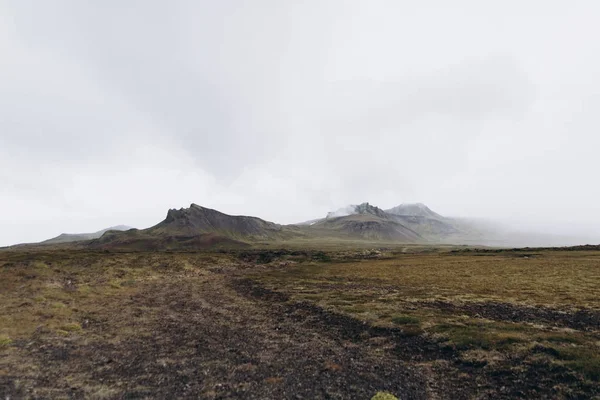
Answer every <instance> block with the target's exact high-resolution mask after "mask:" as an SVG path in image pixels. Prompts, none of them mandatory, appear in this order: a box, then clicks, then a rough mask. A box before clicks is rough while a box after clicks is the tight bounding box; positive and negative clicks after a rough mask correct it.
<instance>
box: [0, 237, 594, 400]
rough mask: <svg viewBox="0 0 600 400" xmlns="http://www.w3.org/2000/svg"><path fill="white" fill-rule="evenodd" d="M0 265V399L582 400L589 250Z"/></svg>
mask: <svg viewBox="0 0 600 400" xmlns="http://www.w3.org/2000/svg"><path fill="white" fill-rule="evenodd" d="M411 251H414V252H416V253H414V252H407V249H406V248H405V249H397V250H394V249H387V250H381V251H370V250H360V251H348V250H345V251H333V250H331V251H328V252H326V253H324V252H320V251H304V250H297V251H273V250H268V251H267V250H248V251H231V252H225V251H224V252H200V253H194V252H191V253H177V252H173V253H163V252H160V253H159V252H155V253H152V252H147V253H144V252H140V253H103V252H87V251H66V250H55V251H35V252H27V251H18V252H17V251H15V252H0V398H3V399H4V398H7V399H18V398H106V399H112V398H115V399H117V398H130V399H134V398H206V399H228V398H240V399H295V398H297V399H320V398H323V399H370V398H371V397H373V396H374V395H375V394H376V393H377V392H389V393H392V394H394V395H395V396H397V397H398V398H400V399H484V398H489V399H502V398H506V399H508V398H530V399H531V398H547V399H560V398H598V396H600V382H599V381H600V298H599V296H598V293H599V292H600V252H593V251H577V252H559V251H539V252H524V251H512V252H511V251H503V252H491V251H488V252H476V251H474V252H465V251H454V252H453V251H449V250H444V251H443V252H438V251H435V250H433V249H427V248H423V249H414V250H411Z"/></svg>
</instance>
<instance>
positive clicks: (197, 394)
mask: <svg viewBox="0 0 600 400" xmlns="http://www.w3.org/2000/svg"><path fill="white" fill-rule="evenodd" d="M232 282H233V281H232V280H231V278H230V277H228V276H227V275H224V274H210V275H208V276H205V277H202V278H198V279H180V280H175V281H171V282H167V283H165V282H161V283H160V284H159V283H157V284H152V285H148V286H147V287H145V288H144V290H141V291H140V292H139V293H138V294H136V295H135V296H132V297H131V298H130V299H128V300H127V301H126V302H123V303H121V304H120V305H119V308H118V309H117V308H113V309H112V310H110V312H109V313H108V315H96V316H90V320H91V322H90V323H89V326H88V327H87V328H86V329H87V330H88V332H89V333H90V335H89V338H88V339H79V340H50V339H42V338H40V339H34V340H33V341H31V342H29V343H22V344H20V350H21V351H22V352H23V353H24V354H23V356H26V358H27V359H28V360H29V361H30V363H31V364H33V365H36V367H35V368H30V369H29V371H19V370H18V368H16V369H15V375H14V377H13V378H15V379H10V377H8V379H6V378H7V377H3V379H2V378H0V379H2V380H3V381H4V382H2V383H5V385H4V387H2V388H1V389H2V390H0V394H2V395H3V398H22V397H40V398H55V397H62V396H65V395H66V396H67V397H71V398H82V397H96V398H129V399H133V398H183V397H186V398H215V399H217V398H218V399H226V398H244V399H294V398H298V399H300V398H302V399H317V398H322V399H349V398H356V399H370V398H371V397H372V396H373V395H374V394H375V393H377V392H378V391H390V392H392V393H394V394H396V395H397V396H399V397H400V398H402V399H425V398H432V397H436V396H433V393H432V388H431V385H429V386H428V384H427V380H426V379H425V377H423V375H422V373H421V370H420V369H419V368H417V367H415V366H411V365H410V364H409V363H407V362H405V361H403V360H401V359H400V358H398V357H396V356H395V355H394V354H393V352H392V351H389V350H391V348H388V347H386V343H384V342H385V340H383V341H382V340H378V338H377V337H374V338H370V339H371V340H369V341H366V342H364V343H363V344H361V345H358V344H356V343H353V342H352V340H351V339H352V338H351V337H348V336H347V335H341V336H340V337H339V338H336V337H333V336H332V335H331V332H328V331H325V332H320V331H319V330H318V329H315V328H316V327H315V326H314V324H311V323H310V322H307V323H305V322H306V321H308V318H307V315H306V314H307V311H306V310H304V311H302V310H296V311H295V312H293V313H291V314H289V310H288V309H286V308H285V306H284V305H281V304H278V303H277V302H272V301H265V300H264V299H258V298H255V297H253V296H246V295H244V294H243V293H241V292H240V290H239V287H238V288H237V290H236V289H234V288H233V287H232ZM107 306H108V305H107ZM113 307H114V305H113ZM111 313H112V315H110V314H111ZM308 313H309V314H310V311H308ZM117 331H119V332H124V331H131V333H132V334H130V335H127V337H126V338H123V335H122V334H121V335H118V336H119V339H117V338H116V336H117V335H113V334H111V332H117ZM92 338H95V339H92ZM388 345H389V344H388ZM15 382H17V383H15ZM73 382H77V384H75V383H73ZM82 382H83V383H84V385H82V384H81V383H82ZM428 393H429V394H428Z"/></svg>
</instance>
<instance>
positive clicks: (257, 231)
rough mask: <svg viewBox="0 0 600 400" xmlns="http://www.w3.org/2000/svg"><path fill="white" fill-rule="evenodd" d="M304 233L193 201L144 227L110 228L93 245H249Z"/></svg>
mask: <svg viewBox="0 0 600 400" xmlns="http://www.w3.org/2000/svg"><path fill="white" fill-rule="evenodd" d="M298 235H300V233H299V229H298V228H296V227H294V226H292V227H287V226H283V225H279V224H275V223H273V222H268V221H265V220H262V219H260V218H257V217H249V216H236V215H228V214H224V213H222V212H220V211H217V210H213V209H210V208H205V207H201V206H199V205H197V204H191V205H190V207H189V208H180V209H179V210H177V209H171V210H169V211H168V212H167V216H166V218H165V219H164V220H163V221H162V222H160V223H159V224H157V225H155V226H153V227H150V228H148V229H143V230H131V231H128V232H109V233H108V234H106V235H104V236H102V237H101V238H99V239H97V240H95V241H92V242H91V243H90V245H91V246H92V247H101V248H134V249H140V250H142V249H176V248H208V247H245V246H248V245H249V243H252V242H257V241H278V240H284V239H289V238H292V237H295V236H298Z"/></svg>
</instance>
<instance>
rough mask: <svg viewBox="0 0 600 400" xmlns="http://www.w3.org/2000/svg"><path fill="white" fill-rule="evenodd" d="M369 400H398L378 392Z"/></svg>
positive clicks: (389, 394) (388, 394)
mask: <svg viewBox="0 0 600 400" xmlns="http://www.w3.org/2000/svg"><path fill="white" fill-rule="evenodd" d="M371 400H399V399H398V398H397V397H396V396H394V395H393V394H391V393H387V392H378V393H377V394H376V395H375V396H373V397H371Z"/></svg>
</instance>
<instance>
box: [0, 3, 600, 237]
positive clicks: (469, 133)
mask: <svg viewBox="0 0 600 400" xmlns="http://www.w3.org/2000/svg"><path fill="white" fill-rule="evenodd" d="M599 19H600V3H598V2H595V1H593V0H582V1H578V2H570V3H567V2H564V1H558V0H556V1H541V0H532V1H528V2H519V1H516V0H508V1H504V2H494V3H492V2H477V1H471V0H457V1H455V2H446V1H442V0H428V1H423V2H397V1H384V0H373V1H369V2H364V1H358V0H344V1H342V0H324V1H309V2H302V3H299V2H294V1H274V0H257V1H252V2H244V1H239V0H232V1H226V2H209V1H187V0H184V1H178V2H175V3H167V2H161V1H153V0H150V1H130V2H125V3H124V2H112V1H106V2H81V1H75V0H58V1H53V2H40V1H33V0H0V52H1V53H2V62H1V63H0V188H1V192H0V193H1V195H0V209H2V213H0V246H2V245H11V244H15V243H23V242H37V241H42V240H45V239H48V238H51V237H55V236H57V235H59V234H61V233H62V232H96V231H98V230H100V229H103V228H106V227H107V226H115V225H120V224H126V225H128V226H135V227H138V228H145V227H150V226H152V225H154V224H156V223H157V221H160V220H162V219H163V218H164V214H165V210H168V209H170V208H179V207H181V206H182V205H188V204H191V203H197V204H201V205H202V206H205V207H210V208H214V209H217V210H219V211H222V212H224V213H227V214H232V215H240V214H242V215H252V216H257V217H260V218H263V219H265V220H267V221H273V222H275V223H278V224H289V223H294V222H298V221H307V220H312V219H314V218H323V217H325V216H326V215H327V213H328V212H330V211H335V210H338V209H340V207H344V206H345V205H347V204H361V203H362V202H364V201H367V200H368V201H369V202H370V203H371V204H374V205H377V206H378V207H380V208H381V209H383V210H388V209H390V208H392V207H396V206H398V205H399V204H401V203H419V202H420V203H424V204H426V205H427V206H428V207H429V208H430V209H431V210H434V211H435V212H436V213H439V214H440V215H443V216H444V217H463V218H471V219H485V220H492V221H498V222H500V223H502V224H504V225H505V226H507V228H506V229H507V230H518V231H521V232H543V233H545V234H548V233H552V234H556V235H559V236H565V235H566V236H571V237H577V238H581V241H586V242H595V243H600V211H599V209H600V207H598V203H599V201H600V185H598V184H597V183H596V181H597V175H598V173H597V171H599V170H600V158H599V157H598V156H597V154H596V153H597V151H598V148H600V135H599V134H598V132H600V119H599V118H598V115H599V111H600V76H599V75H598V73H597V71H598V70H600V41H598V40H597V38H598V37H600V26H599V25H598V23H597V21H598V20H599ZM577 240H578V241H579V239H577ZM565 244H571V243H565Z"/></svg>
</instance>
